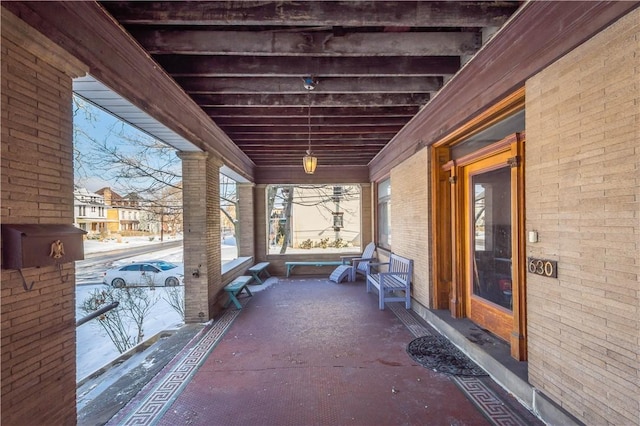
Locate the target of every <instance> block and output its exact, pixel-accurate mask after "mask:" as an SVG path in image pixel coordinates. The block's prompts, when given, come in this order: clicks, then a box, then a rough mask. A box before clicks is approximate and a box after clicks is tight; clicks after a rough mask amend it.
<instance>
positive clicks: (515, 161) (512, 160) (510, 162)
mask: <svg viewBox="0 0 640 426" xmlns="http://www.w3.org/2000/svg"><path fill="white" fill-rule="evenodd" d="M507 164H508V165H509V167H511V168H514V167H518V166H519V165H520V157H518V156H517V155H516V156H514V157H511V158H509V159H507Z"/></svg>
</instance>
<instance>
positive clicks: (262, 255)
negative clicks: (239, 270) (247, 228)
mask: <svg viewBox="0 0 640 426" xmlns="http://www.w3.org/2000/svg"><path fill="white" fill-rule="evenodd" d="M253 192H254V193H253V217H254V220H255V222H254V229H255V232H254V235H255V242H254V246H255V247H254V249H255V253H256V262H262V261H264V260H267V252H268V248H267V237H268V235H267V229H268V225H267V185H263V184H260V185H256V187H255V190H254V191H253Z"/></svg>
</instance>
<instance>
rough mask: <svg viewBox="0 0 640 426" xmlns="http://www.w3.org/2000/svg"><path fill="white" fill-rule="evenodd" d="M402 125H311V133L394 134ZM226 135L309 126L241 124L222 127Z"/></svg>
mask: <svg viewBox="0 0 640 426" xmlns="http://www.w3.org/2000/svg"><path fill="white" fill-rule="evenodd" d="M401 128H402V126H398V125H393V126H376V125H369V126H313V125H312V126H311V134H312V135H313V136H316V135H330V134H335V133H341V134H344V135H348V134H353V135H357V134H362V133H364V132H367V133H370V132H376V133H390V134H396V133H398V130H400V129H401ZM222 130H224V131H225V133H226V134H228V135H233V136H234V137H235V136H241V135H257V134H269V135H292V134H293V135H296V134H300V133H305V134H308V133H309V127H307V126H264V127H257V126H253V127H242V126H233V127H230V126H227V127H222Z"/></svg>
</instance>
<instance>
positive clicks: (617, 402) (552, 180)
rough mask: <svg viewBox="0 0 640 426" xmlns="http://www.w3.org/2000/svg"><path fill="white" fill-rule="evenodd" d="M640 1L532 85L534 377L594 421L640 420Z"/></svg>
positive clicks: (529, 175)
mask: <svg viewBox="0 0 640 426" xmlns="http://www.w3.org/2000/svg"><path fill="white" fill-rule="evenodd" d="M639 23H640V10H638V9H636V11H635V12H632V13H630V14H629V15H627V16H626V17H624V18H623V19H621V20H619V21H618V22H617V23H615V24H614V25H613V26H611V27H609V28H608V29H606V30H605V31H603V32H602V33H600V34H599V35H597V36H596V37H594V38H593V39H591V40H589V41H587V42H586V43H584V44H583V45H582V46H580V47H578V48H577V49H575V50H574V51H573V52H571V53H570V54H568V55H567V56H565V57H563V58H562V59H561V60H559V61H557V62H556V63H554V64H553V65H551V66H549V67H548V68H547V69H545V70H544V71H542V72H541V73H539V74H538V75H536V76H535V77H534V78H532V79H530V80H529V81H528V82H527V85H526V96H527V101H526V121H527V143H526V158H527V162H526V203H527V212H526V217H527V219H526V228H527V230H537V231H538V233H539V242H538V243H535V244H531V243H529V244H528V246H527V255H528V256H534V257H540V258H547V259H553V260H557V261H558V278H557V279H553V278H543V277H540V276H537V275H531V274H529V275H528V276H527V298H528V306H527V308H528V333H529V380H530V382H531V383H532V384H533V385H535V386H536V387H537V388H538V389H540V391H541V392H543V393H544V394H546V395H548V396H550V397H552V399H554V400H555V401H556V402H558V403H560V404H561V405H562V407H563V408H565V409H566V410H567V411H569V412H571V413H572V414H574V415H575V416H576V417H577V418H578V419H580V420H581V421H583V422H585V423H587V424H598V425H605V424H612V425H622V424H637V422H638V419H640V409H639V404H640V402H639V399H638V395H640V384H639V380H640V371H639V365H640V349H639V348H640V322H639V321H640V319H639V318H640V309H639V306H640V295H639V288H638V272H639V270H640V263H639V260H638V259H640V207H639V201H640V174H639V163H640V143H639V130H638V129H640V118H639V115H640V83H639V82H640V67H639V66H638V59H639V58H638V52H640V49H639V47H640V35H639V34H640V24H639Z"/></svg>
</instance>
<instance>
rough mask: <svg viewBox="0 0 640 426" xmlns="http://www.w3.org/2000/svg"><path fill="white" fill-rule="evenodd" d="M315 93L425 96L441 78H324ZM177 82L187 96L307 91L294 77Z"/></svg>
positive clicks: (184, 79)
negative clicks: (420, 94)
mask: <svg viewBox="0 0 640 426" xmlns="http://www.w3.org/2000/svg"><path fill="white" fill-rule="evenodd" d="M314 78H316V80H317V81H318V84H317V86H316V89H315V90H314V93H320V92H321V93H362V92H364V93H416V92H417V93H424V92H430V93H432V92H433V93H434V92H437V91H438V90H440V89H441V88H442V85H443V79H442V77H412V76H409V77H402V78H398V77H344V78H341V77H326V78H325V77H324V76H321V75H320V76H314ZM176 82H177V83H178V84H179V85H180V86H181V87H182V88H183V89H184V90H185V91H186V92H187V93H188V94H190V95H206V94H214V93H227V94H242V93H281V94H282V93H291V94H302V93H307V90H306V89H305V88H304V86H303V84H302V76H297V77H256V76H254V77H237V78H236V77H177V78H176Z"/></svg>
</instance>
